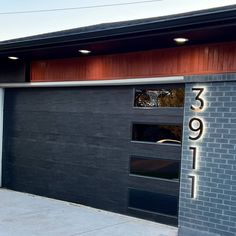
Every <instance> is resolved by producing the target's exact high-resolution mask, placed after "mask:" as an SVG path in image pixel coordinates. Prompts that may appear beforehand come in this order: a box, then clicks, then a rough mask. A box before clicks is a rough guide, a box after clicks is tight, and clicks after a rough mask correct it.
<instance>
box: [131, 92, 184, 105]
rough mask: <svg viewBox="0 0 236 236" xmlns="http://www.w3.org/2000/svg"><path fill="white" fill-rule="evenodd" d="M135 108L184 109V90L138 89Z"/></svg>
mask: <svg viewBox="0 0 236 236" xmlns="http://www.w3.org/2000/svg"><path fill="white" fill-rule="evenodd" d="M134 106H135V107H183V106H184V88H168V89H136V90H135V99H134Z"/></svg>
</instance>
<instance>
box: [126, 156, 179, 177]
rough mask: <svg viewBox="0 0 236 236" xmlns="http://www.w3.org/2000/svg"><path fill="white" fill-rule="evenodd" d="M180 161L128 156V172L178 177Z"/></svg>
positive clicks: (150, 175) (148, 175)
mask: <svg viewBox="0 0 236 236" xmlns="http://www.w3.org/2000/svg"><path fill="white" fill-rule="evenodd" d="M179 168H180V161H177V160H164V159H154V158H146V157H135V156H132V157H131V158H130V174H134V175H140V176H147V177H154V178H163V179H170V180H178V179H179Z"/></svg>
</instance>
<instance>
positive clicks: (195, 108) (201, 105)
mask: <svg viewBox="0 0 236 236" xmlns="http://www.w3.org/2000/svg"><path fill="white" fill-rule="evenodd" d="M192 91H199V92H198V94H197V96H196V97H195V100H196V101H198V102H199V103H200V105H199V107H196V106H193V105H192V106H191V109H192V110H194V111H196V112H199V111H201V110H202V109H203V107H204V100H203V99H202V98H200V96H201V94H202V93H203V91H204V88H192Z"/></svg>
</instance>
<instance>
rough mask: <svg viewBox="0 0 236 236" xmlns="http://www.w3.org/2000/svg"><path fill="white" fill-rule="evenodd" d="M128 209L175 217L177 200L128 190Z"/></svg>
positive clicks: (171, 197) (168, 196)
mask: <svg viewBox="0 0 236 236" xmlns="http://www.w3.org/2000/svg"><path fill="white" fill-rule="evenodd" d="M129 207H132V208H136V209H140V210H146V211H151V212H156V213H161V214H166V215H172V216H177V214H178V212H177V209H178V198H177V197H176V196H170V195H166V194H160V193H153V192H148V191H143V190H137V189H130V190H129Z"/></svg>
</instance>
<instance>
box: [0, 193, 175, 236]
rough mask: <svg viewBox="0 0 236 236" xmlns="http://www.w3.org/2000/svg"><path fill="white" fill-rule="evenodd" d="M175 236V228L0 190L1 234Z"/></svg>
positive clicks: (15, 235)
mask: <svg viewBox="0 0 236 236" xmlns="http://www.w3.org/2000/svg"><path fill="white" fill-rule="evenodd" d="M42 235H43V236H77V235H84V236H111V235H112V236H126V235H127V236H176V235H177V228H175V227H171V226H166V225H162V224H158V223H154V222H150V221H146V220H140V219H137V218H133V217H128V216H124V215H120V214H115V213H111V212H107V211H102V210H97V209H94V208H90V207H85V206H82V205H78V204H71V203H68V202H63V201H58V200H54V199H49V198H44V197H39V196H35V195H30V194H25V193H19V192H15V191H10V190H6V189H0V236H42Z"/></svg>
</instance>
